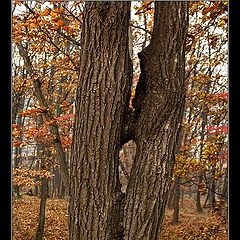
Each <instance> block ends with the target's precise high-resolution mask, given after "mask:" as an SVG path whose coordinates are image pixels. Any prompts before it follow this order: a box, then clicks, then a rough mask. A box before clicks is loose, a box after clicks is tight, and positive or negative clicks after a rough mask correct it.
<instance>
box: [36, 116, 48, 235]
mask: <svg viewBox="0 0 240 240" xmlns="http://www.w3.org/2000/svg"><path fill="white" fill-rule="evenodd" d="M42 124H43V117H42V116H41V115H40V116H39V117H38V125H42ZM37 148H38V149H37V156H38V158H39V159H41V160H40V166H41V169H42V170H44V169H46V166H45V157H46V153H47V152H46V149H45V147H44V145H43V144H38V145H37ZM40 191H41V192H40V198H41V199H40V207H39V215H38V227H37V230H36V235H35V240H42V239H43V233H44V225H45V209H46V202H47V196H48V179H47V178H43V179H42V181H41V190H40Z"/></svg>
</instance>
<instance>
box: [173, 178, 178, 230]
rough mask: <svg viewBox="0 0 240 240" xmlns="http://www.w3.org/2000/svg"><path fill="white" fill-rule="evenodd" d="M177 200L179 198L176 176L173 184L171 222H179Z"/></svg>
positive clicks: (174, 223)
mask: <svg viewBox="0 0 240 240" xmlns="http://www.w3.org/2000/svg"><path fill="white" fill-rule="evenodd" d="M179 200H180V177H176V180H175V184H174V198H173V218H172V222H171V223H172V224H173V225H176V224H178V223H179Z"/></svg>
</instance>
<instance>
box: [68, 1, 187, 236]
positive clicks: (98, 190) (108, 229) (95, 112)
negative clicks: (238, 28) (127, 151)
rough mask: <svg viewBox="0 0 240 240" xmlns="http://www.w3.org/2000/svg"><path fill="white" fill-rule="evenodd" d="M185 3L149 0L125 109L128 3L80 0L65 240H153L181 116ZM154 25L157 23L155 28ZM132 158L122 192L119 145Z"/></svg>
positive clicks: (158, 228)
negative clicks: (146, 34)
mask: <svg viewBox="0 0 240 240" xmlns="http://www.w3.org/2000/svg"><path fill="white" fill-rule="evenodd" d="M187 5H188V3H187V2H155V8H156V11H155V25H154V31H153V35H152V39H151V43H150V45H149V46H148V47H147V48H146V49H145V50H144V51H142V52H141V53H140V54H139V57H140V65H141V71H142V72H141V76H140V81H139V84H138V86H137V90H136V99H135V100H136V101H135V102H136V105H135V106H136V109H135V112H131V110H130V108H129V99H130V94H131V82H132V66H131V62H130V58H129V52H128V25H129V15H130V2H86V3H85V11H84V20H83V25H82V45H81V46H82V48H81V53H80V56H81V59H80V77H79V85H78V90H77V101H76V116H75V125H74V135H73V147H72V154H71V156H72V159H71V164H70V204H69V233H70V238H69V239H70V240H77V239H81V240H85V239H86V240H87V239H96V240H97V239H98V240H108V239H109V240H117V239H118V240H122V239H124V240H133V239H134V240H137V239H139V240H140V239H141V240H148V239H149V240H150V239H151V240H155V239H159V235H160V231H161V225H162V221H163V217H164V211H165V205H166V201H167V198H168V192H169V186H170V182H171V177H172V170H173V164H174V161H173V159H174V153H175V148H176V143H177V139H178V135H179V130H180V124H181V121H182V115H183V108H184V96H185V86H184V78H185V56H184V44H185V38H186V32H187ZM160 25H161V27H159V26H160ZM131 139H133V140H134V141H135V142H136V157H135V160H134V163H133V167H132V169H131V174H130V178H129V183H128V185H127V189H126V194H124V193H122V192H121V185H120V181H119V150H120V148H121V146H122V145H123V144H124V143H126V142H128V141H129V140H131Z"/></svg>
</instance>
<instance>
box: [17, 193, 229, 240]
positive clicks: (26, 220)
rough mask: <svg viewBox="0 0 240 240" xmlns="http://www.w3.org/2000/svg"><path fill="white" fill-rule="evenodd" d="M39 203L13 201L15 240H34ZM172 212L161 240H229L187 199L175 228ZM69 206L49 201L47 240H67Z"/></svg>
mask: <svg viewBox="0 0 240 240" xmlns="http://www.w3.org/2000/svg"><path fill="white" fill-rule="evenodd" d="M39 202H40V199H39V198H37V197H30V196H26V195H23V197H22V198H21V199H18V200H14V201H13V207H12V229H13V238H12V239H13V240H34V235H35V231H36V228H37V223H38V211H39ZM172 212H173V211H172V210H169V209H167V212H166V215H165V220H164V225H163V230H162V234H161V236H162V237H161V240H227V239H228V238H227V229H226V226H227V225H226V224H224V222H223V221H222V219H221V218H220V217H219V216H218V215H216V214H214V213H212V212H209V210H207V209H204V213H202V214H196V211H195V207H194V202H193V200H192V199H189V198H186V199H184V200H183V202H182V203H181V204H180V219H179V220H180V222H179V224H177V225H172V224H171V220H172ZM67 236H68V230H67V202H66V201H65V200H61V199H48V200H47V207H46V220H45V232H44V240H67V239H68V237H67Z"/></svg>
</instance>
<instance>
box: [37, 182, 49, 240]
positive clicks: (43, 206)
mask: <svg viewBox="0 0 240 240" xmlns="http://www.w3.org/2000/svg"><path fill="white" fill-rule="evenodd" d="M47 197H48V179H46V178H43V179H42V183H41V200H40V208H39V219H38V227H37V231H36V236H35V240H42V239H43V233H44V225H45V209H46V203H47Z"/></svg>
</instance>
